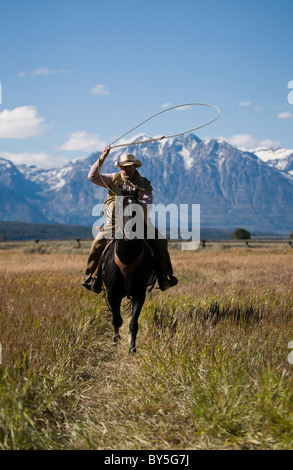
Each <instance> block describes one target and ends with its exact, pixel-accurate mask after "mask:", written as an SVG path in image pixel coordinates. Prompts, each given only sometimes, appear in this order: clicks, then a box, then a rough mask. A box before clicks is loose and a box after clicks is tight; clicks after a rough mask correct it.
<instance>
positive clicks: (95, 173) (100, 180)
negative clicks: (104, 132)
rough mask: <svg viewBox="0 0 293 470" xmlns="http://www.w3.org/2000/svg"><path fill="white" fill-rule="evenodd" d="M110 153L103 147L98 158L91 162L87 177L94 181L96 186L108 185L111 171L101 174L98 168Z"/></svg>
mask: <svg viewBox="0 0 293 470" xmlns="http://www.w3.org/2000/svg"><path fill="white" fill-rule="evenodd" d="M109 153H110V149H109V148H108V147H107V148H105V149H104V150H103V151H102V153H101V155H100V156H99V158H98V160H97V161H96V162H95V163H94V164H93V166H92V167H91V169H90V171H89V174H88V179H89V180H90V181H91V182H92V183H94V184H97V185H98V186H103V187H105V186H106V185H109V184H110V182H111V180H112V177H113V175H112V174H111V173H108V174H103V175H101V173H100V170H101V167H102V165H103V163H104V161H105V160H106V158H107V156H108V155H109Z"/></svg>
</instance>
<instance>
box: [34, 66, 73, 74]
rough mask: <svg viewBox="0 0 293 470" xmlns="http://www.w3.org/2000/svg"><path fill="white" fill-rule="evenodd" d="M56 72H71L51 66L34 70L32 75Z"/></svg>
mask: <svg viewBox="0 0 293 470" xmlns="http://www.w3.org/2000/svg"><path fill="white" fill-rule="evenodd" d="M56 73H69V72H68V71H67V70H63V69H61V70H51V69H49V67H41V68H39V69H35V70H33V71H32V75H52V74H56Z"/></svg>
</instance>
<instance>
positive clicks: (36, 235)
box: [0, 222, 92, 241]
mask: <svg viewBox="0 0 293 470" xmlns="http://www.w3.org/2000/svg"><path fill="white" fill-rule="evenodd" d="M76 238H83V239H85V238H88V239H90V238H92V228H91V227H80V226H77V225H63V224H27V223H23V222H0V241H5V240H11V241H17V240H66V239H76Z"/></svg>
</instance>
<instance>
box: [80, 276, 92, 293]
mask: <svg viewBox="0 0 293 470" xmlns="http://www.w3.org/2000/svg"><path fill="white" fill-rule="evenodd" d="M81 285H82V286H83V287H85V288H86V289H88V290H91V286H92V275H91V274H90V275H89V276H88V277H87V278H86V279H85V280H84V281H83V283H82V284H81Z"/></svg>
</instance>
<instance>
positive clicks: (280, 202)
mask: <svg viewBox="0 0 293 470" xmlns="http://www.w3.org/2000/svg"><path fill="white" fill-rule="evenodd" d="M147 138H148V136H142V135H139V136H136V138H134V139H133V140H134V141H135V140H144V139H146V140H147ZM121 153H134V154H135V155H136V157H137V158H139V159H140V160H141V161H142V163H143V166H142V167H141V168H140V169H139V171H140V173H141V174H142V175H143V176H145V177H147V178H148V179H150V180H151V183H152V186H153V188H154V203H155V204H157V203H159V202H161V203H164V204H169V203H176V204H183V203H185V204H186V203H189V204H192V203H194V204H200V205H201V226H205V227H218V228H237V227H243V228H246V229H248V230H257V231H275V232H278V233H288V232H289V233H291V232H292V230H293V150H286V149H281V148H279V149H269V148H258V149H255V150H254V151H252V152H251V151H250V152H246V151H241V150H240V149H237V148H236V147H233V146H232V145H230V144H229V143H227V142H226V141H224V140H223V139H211V140H200V139H199V138H198V137H196V136H195V135H194V134H188V135H184V136H180V137H176V138H171V139H165V140H162V141H156V142H149V143H146V144H144V145H138V146H129V147H124V148H122V149H121V148H119V149H113V150H112V151H111V153H110V155H109V156H108V158H107V160H106V162H105V164H104V166H103V172H105V173H112V172H116V171H117V169H116V168H115V166H114V162H115V161H116V160H118V159H119V156H120V155H121ZM98 156H99V154H92V155H90V156H88V157H86V158H82V159H77V160H74V161H72V162H70V163H69V164H67V165H64V166H63V167H61V168H54V169H40V168H37V167H35V166H26V165H19V166H18V167H16V166H15V165H13V163H12V162H9V161H8V160H4V159H0V220H2V221H15V220H18V221H23V222H49V223H53V222H54V223H66V224H75V225H92V224H93V222H94V221H95V218H94V217H93V216H92V209H93V206H94V205H95V204H97V203H99V202H103V201H104V199H105V197H106V194H107V191H106V189H104V188H100V187H98V186H96V185H94V184H92V183H91V182H90V181H89V180H88V178H87V175H88V172H89V169H90V167H91V165H92V164H93V163H94V162H95V161H96V159H97V158H98Z"/></svg>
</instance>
